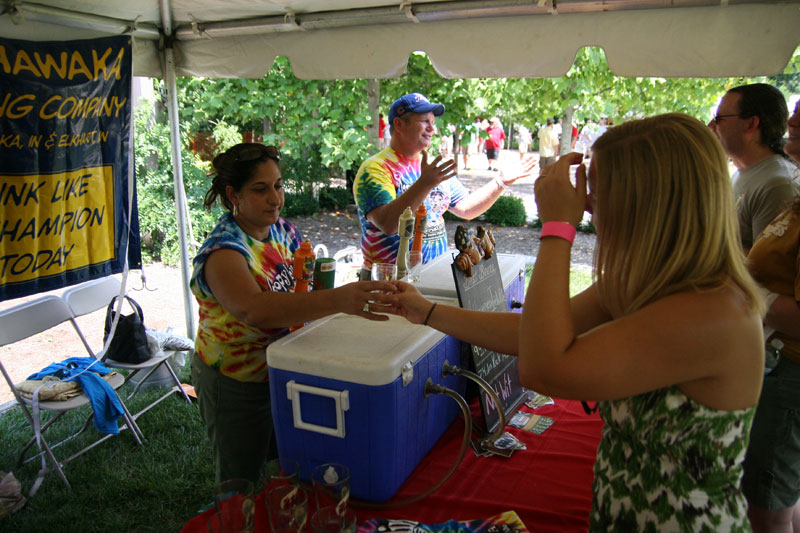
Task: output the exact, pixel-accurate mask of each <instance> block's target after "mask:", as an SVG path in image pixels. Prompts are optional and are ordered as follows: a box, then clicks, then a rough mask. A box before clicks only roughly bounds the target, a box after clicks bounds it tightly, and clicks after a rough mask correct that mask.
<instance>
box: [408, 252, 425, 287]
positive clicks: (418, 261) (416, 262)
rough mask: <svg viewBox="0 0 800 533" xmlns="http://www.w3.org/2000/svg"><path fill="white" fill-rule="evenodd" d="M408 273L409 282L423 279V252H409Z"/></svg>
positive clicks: (417, 281)
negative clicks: (421, 274)
mask: <svg viewBox="0 0 800 533" xmlns="http://www.w3.org/2000/svg"><path fill="white" fill-rule="evenodd" d="M406 265H407V266H408V268H406V271H407V272H408V273H407V274H406V276H407V278H406V279H407V281H408V282H409V283H419V282H420V281H422V279H421V277H420V273H421V272H422V252H408V255H407V256H406Z"/></svg>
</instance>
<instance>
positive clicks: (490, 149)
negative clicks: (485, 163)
mask: <svg viewBox="0 0 800 533" xmlns="http://www.w3.org/2000/svg"><path fill="white" fill-rule="evenodd" d="M486 133H488V134H489V138H488V139H486V159H488V160H489V170H500V168H499V167H498V166H497V160H498V159H500V150H502V149H503V148H504V147H505V138H506V132H505V131H503V125H502V124H500V119H499V118H497V117H492V120H491V121H489V129H487V130H486Z"/></svg>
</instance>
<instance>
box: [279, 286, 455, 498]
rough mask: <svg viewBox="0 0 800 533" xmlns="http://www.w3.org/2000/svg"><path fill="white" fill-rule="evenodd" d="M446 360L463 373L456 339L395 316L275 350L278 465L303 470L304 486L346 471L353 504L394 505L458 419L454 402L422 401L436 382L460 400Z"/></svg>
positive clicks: (327, 322) (314, 332)
mask: <svg viewBox="0 0 800 533" xmlns="http://www.w3.org/2000/svg"><path fill="white" fill-rule="evenodd" d="M437 300H438V301H439V303H440V304H449V305H458V304H457V302H455V301H453V300H452V299H437ZM445 360H448V361H449V362H450V363H451V364H458V365H461V364H462V348H461V343H460V342H459V341H458V340H456V339H455V338H453V337H449V336H446V335H444V334H442V333H440V332H438V331H436V330H434V329H431V328H429V327H426V326H421V325H414V324H411V323H409V322H408V321H406V320H405V319H404V318H401V317H396V316H391V317H390V320H389V321H387V322H373V321H368V320H365V319H363V318H360V317H356V316H351V315H344V314H336V315H332V316H330V317H327V318H323V319H320V320H316V321H314V322H311V323H310V324H308V325H306V326H305V327H303V328H301V329H299V330H297V331H295V332H293V333H291V334H289V335H287V336H286V337H284V338H282V339H280V340H279V341H277V342H274V343H273V344H271V345H270V346H269V348H268V349H267V361H268V364H269V380H270V395H271V399H272V416H273V419H274V421H275V434H276V436H277V441H278V451H279V453H280V456H281V457H291V458H294V459H297V460H298V461H300V464H301V478H303V479H305V480H308V479H309V477H310V474H311V471H312V470H313V468H315V467H316V466H317V465H319V464H321V463H326V462H337V463H342V464H345V465H347V466H348V467H349V468H350V476H351V477H350V491H351V494H352V495H353V497H355V498H359V499H362V500H369V501H376V502H383V501H386V500H388V499H390V498H391V497H392V496H393V495H394V494H395V492H397V490H398V489H399V488H400V485H402V483H403V482H404V481H405V480H406V478H407V477H408V476H409V474H410V473H411V472H412V471H413V470H414V468H415V467H416V466H417V464H418V463H419V462H420V461H421V460H422V458H423V457H425V455H426V454H427V453H428V451H429V450H430V449H431V448H432V447H433V445H434V444H435V443H436V441H437V440H438V439H439V437H440V436H441V435H442V433H443V432H444V431H445V429H447V427H448V426H449V425H450V424H451V423H452V422H453V420H454V419H455V418H456V416H458V414H459V413H460V412H461V411H460V409H459V407H458V405H457V404H456V402H455V401H453V400H452V399H451V398H448V397H446V396H443V395H436V394H432V395H430V396H428V397H427V398H426V397H425V395H424V388H425V381H426V380H427V379H428V378H431V379H432V381H433V382H434V383H438V384H442V385H444V386H446V387H449V388H451V389H454V390H456V391H458V392H459V393H460V394H461V395H462V396H463V394H464V389H465V385H464V381H463V380H462V379H460V378H457V377H453V376H450V377H448V378H442V365H443V363H444V362H445Z"/></svg>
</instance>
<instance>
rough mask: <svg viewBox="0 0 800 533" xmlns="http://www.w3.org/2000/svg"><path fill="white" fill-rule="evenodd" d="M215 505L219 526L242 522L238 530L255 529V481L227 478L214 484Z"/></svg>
mask: <svg viewBox="0 0 800 533" xmlns="http://www.w3.org/2000/svg"><path fill="white" fill-rule="evenodd" d="M214 507H215V509H216V513H217V515H219V517H218V522H217V524H218V526H219V527H223V528H225V527H226V526H225V524H233V523H241V527H240V528H239V529H237V530H236V531H253V530H254V528H255V518H256V508H255V498H254V493H253V483H252V482H251V481H250V480H248V479H226V480H225V481H221V482H219V483H217V484H215V485H214Z"/></svg>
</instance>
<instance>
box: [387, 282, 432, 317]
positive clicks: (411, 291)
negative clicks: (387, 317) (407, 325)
mask: <svg viewBox="0 0 800 533" xmlns="http://www.w3.org/2000/svg"><path fill="white" fill-rule="evenodd" d="M393 283H394V284H395V286H396V291H395V293H394V294H392V295H391V296H390V299H389V300H390V301H391V304H390V305H389V306H388V307H386V308H385V309H383V310H382V311H381V312H382V313H389V314H392V315H398V316H402V317H403V318H405V319H406V320H408V321H409V322H411V323H412V324H422V323H423V322H424V321H425V317H426V316H427V315H428V311H430V308H431V305H433V303H431V302H430V301H429V300H427V299H426V298H425V297H424V296H422V294H420V292H419V291H418V290H417V288H416V287H414V286H413V285H411V284H409V283H406V282H405V281H395V282H393Z"/></svg>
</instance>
